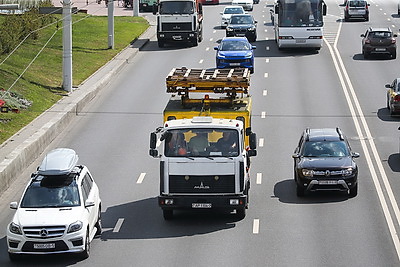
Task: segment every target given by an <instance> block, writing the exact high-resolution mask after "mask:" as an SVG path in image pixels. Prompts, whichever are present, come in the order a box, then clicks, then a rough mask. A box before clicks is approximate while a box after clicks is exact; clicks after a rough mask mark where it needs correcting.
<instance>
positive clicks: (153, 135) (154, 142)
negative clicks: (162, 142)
mask: <svg viewBox="0 0 400 267" xmlns="http://www.w3.org/2000/svg"><path fill="white" fill-rule="evenodd" d="M156 145H157V134H156V133H151V134H150V148H151V149H155V148H156Z"/></svg>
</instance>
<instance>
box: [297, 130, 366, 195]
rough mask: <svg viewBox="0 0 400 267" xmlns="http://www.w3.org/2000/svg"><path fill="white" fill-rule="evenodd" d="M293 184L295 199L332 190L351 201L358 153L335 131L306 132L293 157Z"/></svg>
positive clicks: (354, 188) (355, 186)
mask: <svg viewBox="0 0 400 267" xmlns="http://www.w3.org/2000/svg"><path fill="white" fill-rule="evenodd" d="M292 157H293V159H294V180H295V182H296V188H297V196H299V197H301V196H304V194H305V192H313V191H324V190H336V191H343V192H347V193H348V194H349V196H350V197H355V196H356V195H357V191H358V181H357V176H358V167H357V164H356V162H355V161H354V158H357V157H359V154H358V153H354V152H352V151H351V148H350V145H349V143H348V141H347V139H346V137H345V136H344V135H343V133H342V131H341V130H340V129H339V128H324V129H309V128H307V129H306V130H305V131H304V132H303V134H302V136H301V138H300V141H299V143H298V146H297V147H296V149H295V151H294V154H293V156H292Z"/></svg>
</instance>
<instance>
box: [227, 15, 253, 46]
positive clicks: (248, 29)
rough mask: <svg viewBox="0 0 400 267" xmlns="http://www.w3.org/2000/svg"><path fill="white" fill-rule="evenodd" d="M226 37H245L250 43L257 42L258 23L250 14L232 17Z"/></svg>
mask: <svg viewBox="0 0 400 267" xmlns="http://www.w3.org/2000/svg"><path fill="white" fill-rule="evenodd" d="M226 36H227V37H231V36H239V37H242V36H243V37H246V38H247V39H248V40H249V41H250V42H255V41H256V40H257V21H255V20H254V18H253V16H252V15H250V14H243V15H232V16H231V19H230V20H229V23H228V26H227V27H226Z"/></svg>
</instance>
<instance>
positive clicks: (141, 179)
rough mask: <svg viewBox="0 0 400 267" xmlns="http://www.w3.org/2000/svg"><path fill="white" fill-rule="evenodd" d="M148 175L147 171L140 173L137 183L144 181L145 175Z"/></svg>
mask: <svg viewBox="0 0 400 267" xmlns="http://www.w3.org/2000/svg"><path fill="white" fill-rule="evenodd" d="M145 176H146V173H145V172H142V173H141V174H140V175H139V178H138V179H137V182H136V183H137V184H141V183H142V182H143V179H144V177H145Z"/></svg>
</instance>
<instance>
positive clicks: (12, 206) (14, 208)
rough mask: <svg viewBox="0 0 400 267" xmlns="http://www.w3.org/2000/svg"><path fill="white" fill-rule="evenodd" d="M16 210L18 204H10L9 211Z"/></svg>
mask: <svg viewBox="0 0 400 267" xmlns="http://www.w3.org/2000/svg"><path fill="white" fill-rule="evenodd" d="M17 208H18V202H11V203H10V209H13V210H16V209H17Z"/></svg>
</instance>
